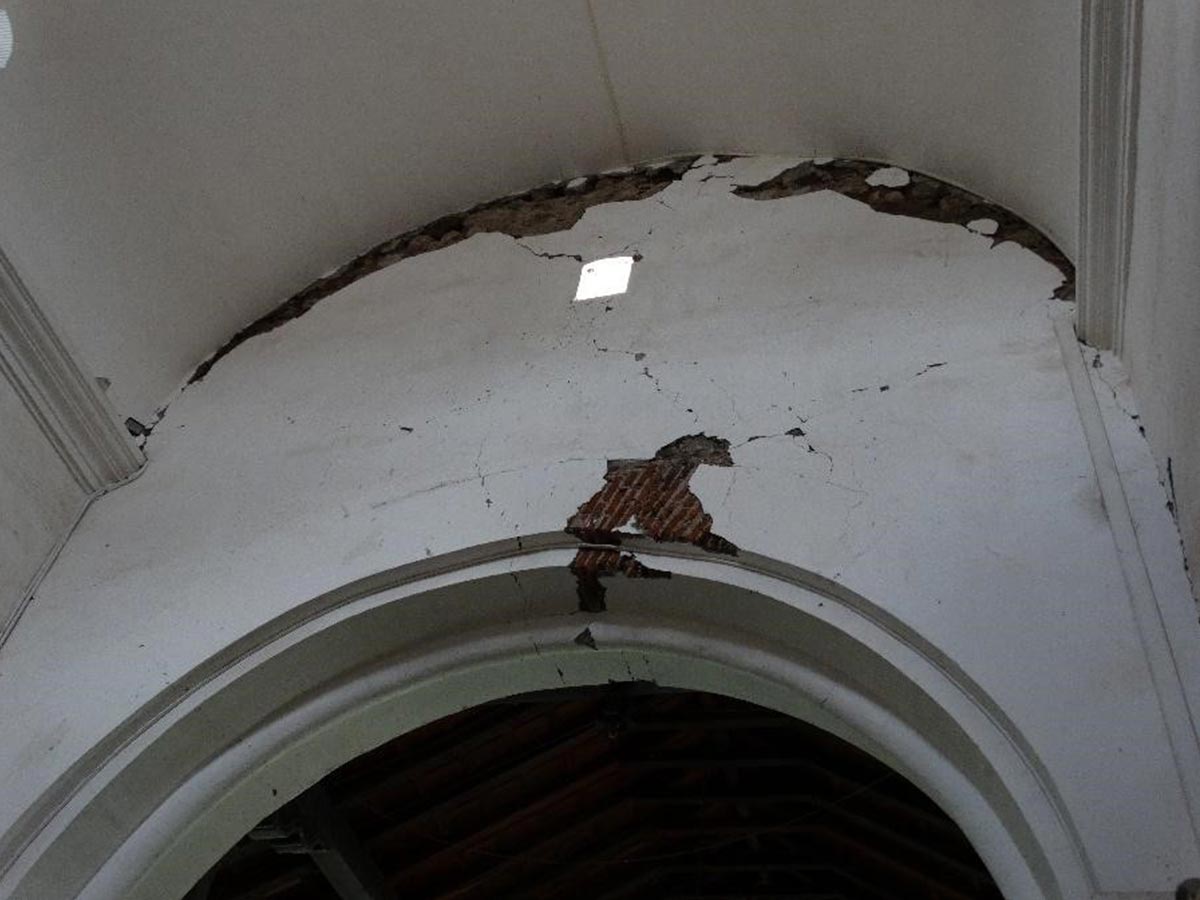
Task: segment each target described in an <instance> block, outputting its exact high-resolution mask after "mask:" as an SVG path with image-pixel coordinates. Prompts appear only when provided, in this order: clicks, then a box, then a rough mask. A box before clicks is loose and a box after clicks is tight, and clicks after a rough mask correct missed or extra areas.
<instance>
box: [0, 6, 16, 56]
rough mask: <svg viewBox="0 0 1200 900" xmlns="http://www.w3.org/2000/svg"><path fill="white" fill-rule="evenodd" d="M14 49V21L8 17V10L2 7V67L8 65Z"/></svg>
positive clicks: (0, 52)
mask: <svg viewBox="0 0 1200 900" xmlns="http://www.w3.org/2000/svg"><path fill="white" fill-rule="evenodd" d="M12 51H13V33H12V22H10V21H9V19H8V12H7V11H6V10H3V9H0V69H3V68H4V67H5V66H7V65H8V60H9V58H10V57H11V56H12Z"/></svg>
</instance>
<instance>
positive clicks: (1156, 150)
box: [1122, 0, 1200, 598]
mask: <svg viewBox="0 0 1200 900" xmlns="http://www.w3.org/2000/svg"><path fill="white" fill-rule="evenodd" d="M1142 38H1143V45H1142V53H1141V64H1140V65H1141V69H1140V77H1139V82H1140V91H1139V96H1138V127H1137V163H1136V192H1135V195H1134V220H1133V223H1134V228H1133V238H1132V245H1131V254H1130V263H1129V286H1128V300H1127V303H1126V315H1125V331H1124V347H1123V353H1122V355H1123V356H1124V358H1125V359H1126V360H1127V361H1128V364H1129V370H1130V374H1131V376H1132V380H1133V384H1134V391H1135V393H1136V395H1137V399H1138V406H1139V409H1140V410H1141V414H1142V416H1143V423H1144V425H1145V428H1146V433H1147V436H1148V438H1149V441H1150V446H1151V447H1153V448H1154V453H1155V457H1156V459H1157V461H1158V466H1159V472H1160V477H1161V478H1162V479H1163V481H1164V482H1165V483H1166V484H1167V488H1168V492H1169V495H1170V499H1171V502H1172V504H1173V506H1174V512H1175V514H1176V517H1177V518H1178V522H1179V530H1180V533H1181V535H1182V537H1183V542H1184V546H1185V549H1186V552H1187V556H1188V559H1189V560H1190V562H1191V565H1192V571H1191V577H1192V585H1193V592H1194V593H1195V594H1196V596H1197V597H1198V598H1200V575H1198V573H1197V571H1196V568H1197V566H1200V402H1198V401H1197V398H1198V397H1200V353H1197V348H1200V253H1198V252H1197V237H1196V236H1197V234H1198V233H1200V169H1198V167H1197V166H1196V159H1197V156H1198V154H1200V120H1198V119H1197V116H1196V115H1195V106H1196V104H1195V98H1196V96H1197V95H1198V94H1200V22H1198V21H1197V17H1196V7H1195V4H1193V3H1189V2H1186V0H1183V2H1175V0H1166V2H1154V3H1147V4H1145V5H1144V7H1143V10H1142Z"/></svg>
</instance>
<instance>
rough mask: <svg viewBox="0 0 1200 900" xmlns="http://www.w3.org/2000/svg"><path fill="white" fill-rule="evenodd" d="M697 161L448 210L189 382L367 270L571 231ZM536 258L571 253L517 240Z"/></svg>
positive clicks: (322, 286) (303, 295) (233, 341)
mask: <svg viewBox="0 0 1200 900" xmlns="http://www.w3.org/2000/svg"><path fill="white" fill-rule="evenodd" d="M697 159H699V157H698V156H682V157H678V158H675V159H672V160H669V161H667V162H666V163H653V164H649V165H643V166H637V167H633V168H630V169H627V170H624V171H621V172H609V173H603V174H600V175H587V176H584V177H582V178H574V179H571V180H570V181H558V182H554V183H552V184H546V185H542V186H541V187H536V188H534V189H532V190H529V191H525V192H523V193H520V194H514V195H511V196H508V197H502V198H500V199H499V200H491V201H488V202H487V203H481V204H479V205H478V206H474V207H472V208H471V209H469V210H466V211H465V212H459V213H452V214H450V215H446V216H442V217H441V218H438V219H434V220H433V221H432V222H430V223H428V224H426V225H422V226H421V227H419V228H413V229H410V230H409V231H406V232H404V233H403V234H400V235H398V236H396V237H394V238H391V239H390V240H387V241H384V242H383V243H381V244H377V245H376V246H374V247H372V248H371V249H370V250H368V251H366V252H365V253H363V254H361V255H359V256H357V257H355V258H354V259H353V260H351V261H350V262H348V263H347V264H346V265H344V266H342V267H341V268H339V269H337V270H336V271H334V272H333V273H331V274H329V275H326V276H324V277H322V278H318V279H317V280H316V281H314V282H313V283H312V284H310V285H308V287H306V288H304V289H303V290H301V291H300V292H299V293H297V294H295V295H294V296H293V297H291V298H290V299H289V300H287V301H285V302H284V303H282V304H280V305H279V306H277V307H276V308H275V309H273V310H271V312H269V313H267V314H266V315H265V316H262V317H261V318H259V319H256V320H255V321H253V322H251V323H250V324H249V325H247V326H246V327H245V328H243V329H242V330H241V331H239V332H238V333H237V334H235V335H234V336H233V337H232V338H230V339H229V340H228V341H227V342H226V343H225V344H224V345H223V346H222V347H221V348H220V349H218V350H217V352H216V353H214V354H213V355H212V356H210V357H209V358H208V359H206V360H205V361H204V362H202V363H201V364H200V365H199V366H197V367H196V371H195V372H193V373H192V376H191V378H189V379H188V382H187V384H189V385H191V384H195V383H196V382H197V381H200V380H201V379H202V378H204V376H205V375H207V374H208V372H209V370H210V369H211V368H212V367H213V365H214V364H215V363H216V362H218V361H219V360H220V359H221V358H222V357H223V356H225V355H226V354H228V353H229V352H230V351H231V350H233V349H234V348H235V347H237V346H238V345H240V344H242V343H243V342H244V341H246V340H248V339H249V338H252V337H254V336H255V335H259V334H265V333H266V332H268V331H272V330H273V329H275V328H278V327H279V326H280V325H283V324H284V323H285V322H288V321H290V320H292V319H295V318H299V317H300V316H302V315H304V314H305V313H306V312H308V311H309V310H310V309H312V308H313V307H314V306H316V304H317V303H319V302H320V301H321V300H324V299H325V298H326V297H328V296H329V295H330V294H333V293H335V292H337V291H339V290H341V289H342V288H344V287H346V286H347V285H350V284H352V283H354V282H355V281H358V280H359V279H360V278H363V277H365V276H367V275H370V274H371V273H372V272H377V271H379V270H380V269H382V268H384V267H386V266H389V265H391V264H392V263H396V262H399V261H400V260H402V259H408V258H409V257H411V256H418V255H420V254H423V253H429V252H432V251H434V250H441V249H442V248H444V247H449V246H452V245H453V244H457V243H459V242H460V241H464V240H466V239H467V238H469V237H471V236H473V235H476V234H485V233H491V232H497V233H500V234H507V235H508V236H509V237H512V238H518V239H519V238H522V237H530V236H533V235H539V234H551V233H553V232H556V231H567V230H569V229H570V228H572V227H573V226H574V225H575V224H576V223H577V222H578V221H579V220H580V219H581V218H582V217H583V214H584V213H585V212H586V211H587V210H588V209H589V208H590V207H593V206H597V205H599V204H601V203H616V202H621V201H630V200H645V199H647V198H649V197H653V196H654V195H655V194H657V193H658V192H659V191H661V190H663V189H664V188H665V187H667V186H668V185H670V184H671V183H673V182H675V181H678V180H679V179H680V178H682V177H683V175H684V173H686V172H687V171H688V170H690V169H691V168H692V166H693V165H695V163H696V160H697ZM517 243H518V244H520V245H521V246H522V247H524V248H525V249H526V250H528V251H529V252H530V253H532V254H534V255H535V256H544V257H546V258H548V259H553V258H556V257H558V256H569V257H571V258H573V259H576V260H580V257H578V256H576V255H574V254H543V253H539V252H538V251H536V250H534V249H533V248H532V247H528V246H526V245H524V244H521V242H520V241H519V240H518V241H517Z"/></svg>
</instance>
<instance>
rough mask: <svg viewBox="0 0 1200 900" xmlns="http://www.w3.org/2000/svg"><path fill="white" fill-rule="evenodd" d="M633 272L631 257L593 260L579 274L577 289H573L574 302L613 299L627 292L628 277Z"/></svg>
mask: <svg viewBox="0 0 1200 900" xmlns="http://www.w3.org/2000/svg"><path fill="white" fill-rule="evenodd" d="M632 272H633V257H632V256H610V257H608V258H606V259H597V260H593V261H592V262H590V263H587V264H586V265H584V267H583V268H582V269H581V270H580V272H579V287H577V288H576V289H575V300H576V301H579V300H598V299H599V298H601V297H615V296H616V295H617V294H624V293H625V292H626V291H627V290H629V276H630V274H631V273H632Z"/></svg>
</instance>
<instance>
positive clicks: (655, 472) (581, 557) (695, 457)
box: [566, 434, 737, 612]
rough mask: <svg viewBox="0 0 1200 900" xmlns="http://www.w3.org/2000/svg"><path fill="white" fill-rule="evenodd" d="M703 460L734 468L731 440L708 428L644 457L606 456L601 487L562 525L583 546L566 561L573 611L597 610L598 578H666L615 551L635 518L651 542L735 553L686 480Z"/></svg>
mask: <svg viewBox="0 0 1200 900" xmlns="http://www.w3.org/2000/svg"><path fill="white" fill-rule="evenodd" d="M702 465H707V466H732V465H733V457H732V456H731V455H730V453H729V441H727V440H725V439H724V438H718V437H710V436H709V435H706V434H689V435H685V436H684V437H681V438H679V439H678V440H674V441H672V442H671V443H669V444H667V445H665V446H663V447H661V448H659V450H658V452H657V453H655V454H654V456H653V457H651V458H650V459H612V460H609V462H608V470H607V471H606V472H605V473H604V487H602V488H601V489H600V490H598V491H597V492H596V493H595V494H593V495H592V496H591V497H590V498H589V499H588V500H587V501H586V502H585V503H583V504H582V505H581V506H580V507H579V509H578V510H577V511H576V512H575V514H574V515H573V516H571V518H570V519H569V520H568V521H567V528H566V530H567V531H568V532H569V533H570V534H573V535H575V536H576V537H577V538H579V539H580V540H581V541H583V542H585V543H587V544H601V545H603V546H600V547H581V548H580V549H579V551H578V552H577V553H576V554H575V559H574V560H573V561H572V562H571V572H572V574H573V575H574V576H575V583H576V591H577V593H578V596H579V609H580V610H581V611H583V612H603V610H604V609H605V602H604V596H605V593H606V592H605V588H604V585H603V584H602V583H601V579H602V578H610V577H612V576H614V575H624V576H625V577H626V578H670V577H671V573H670V572H664V571H661V570H659V569H651V568H649V567H648V566H645V565H643V564H642V563H641V562H640V561H639V560H638V559H637V558H636V557H635V556H633V554H631V553H623V552H622V551H621V550H620V545H621V542H622V539H623V538H625V537H630V536H631V535H630V534H629V533H627V532H622V531H620V530H619V529H620V528H621V527H622V526H623V525H627V524H631V523H632V524H633V526H634V527H635V528H637V529H638V530H639V531H640V532H641V533H643V534H645V535H648V536H649V537H651V538H653V539H654V540H656V541H675V542H680V543H688V544H693V545H695V546H697V547H700V548H701V549H703V550H707V551H709V552H711V553H724V554H729V555H736V554H737V547H735V546H734V545H733V544H732V543H730V542H729V541H727V540H725V538H723V537H721V536H720V535H716V534H713V531H712V516H710V515H709V514H708V513H706V512H705V511H704V505H703V504H702V503H701V502H700V498H699V497H697V496H696V495H695V494H694V493H692V491H691V488H690V486H689V482H690V481H691V479H692V476H693V475H694V474H695V473H696V470H697V469H698V468H700V466H702Z"/></svg>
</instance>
